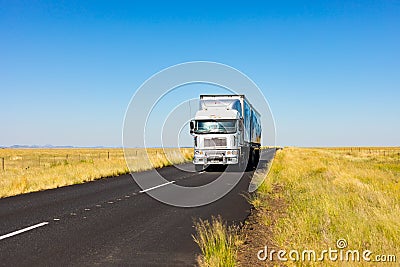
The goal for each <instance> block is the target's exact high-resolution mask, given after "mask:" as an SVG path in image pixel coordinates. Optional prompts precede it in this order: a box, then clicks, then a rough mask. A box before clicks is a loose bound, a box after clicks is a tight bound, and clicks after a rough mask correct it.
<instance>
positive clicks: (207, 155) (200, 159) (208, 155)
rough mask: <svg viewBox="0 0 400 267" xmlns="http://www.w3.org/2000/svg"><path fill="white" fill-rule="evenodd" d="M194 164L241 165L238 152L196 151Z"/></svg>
mask: <svg viewBox="0 0 400 267" xmlns="http://www.w3.org/2000/svg"><path fill="white" fill-rule="evenodd" d="M193 163H194V164H198V165H201V164H202V165H208V164H221V165H233V164H238V163H239V151H238V150H216V151H215V150H208V151H199V150H196V151H195V154H194V158H193Z"/></svg>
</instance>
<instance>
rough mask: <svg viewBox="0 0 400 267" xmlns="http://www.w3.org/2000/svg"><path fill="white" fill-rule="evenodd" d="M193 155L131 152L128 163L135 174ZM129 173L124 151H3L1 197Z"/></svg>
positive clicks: (154, 150)
mask: <svg viewBox="0 0 400 267" xmlns="http://www.w3.org/2000/svg"><path fill="white" fill-rule="evenodd" d="M146 152H147V153H148V155H149V160H148V159H147V153H146ZM192 154H193V149H189V148H188V149H181V150H178V149H165V150H164V151H163V150H162V149H159V148H150V149H147V151H146V150H145V149H131V150H130V154H129V158H128V160H129V161H130V162H131V167H132V170H133V171H142V170H148V169H151V168H161V167H164V166H168V165H171V164H176V163H182V162H184V161H187V160H190V159H191V158H192ZM2 158H4V165H5V166H4V170H3V166H2ZM128 172H129V170H128V168H127V165H126V161H125V158H124V153H123V150H122V149H0V197H7V196H13V195H17V194H22V193H28V192H33V191H39V190H44V189H51V188H56V187H60V186H66V185H72V184H78V183H84V182H87V181H92V180H95V179H99V178H102V177H110V176H116V175H120V174H125V173H128Z"/></svg>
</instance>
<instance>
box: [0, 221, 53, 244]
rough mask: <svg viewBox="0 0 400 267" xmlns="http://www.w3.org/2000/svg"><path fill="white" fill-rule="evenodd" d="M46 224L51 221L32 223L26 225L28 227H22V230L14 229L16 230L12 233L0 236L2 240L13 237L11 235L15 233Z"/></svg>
mask: <svg viewBox="0 0 400 267" xmlns="http://www.w3.org/2000/svg"><path fill="white" fill-rule="evenodd" d="M46 224H49V223H48V222H42V223H38V224H35V225H32V226H29V227H26V228H24V229H21V230H18V231H14V232H11V233H9V234H6V235H2V236H0V240H2V239H6V238H8V237H11V236H14V235H18V234H21V233H23V232H26V231H29V230H32V229H35V228H38V227H41V226H44V225H46Z"/></svg>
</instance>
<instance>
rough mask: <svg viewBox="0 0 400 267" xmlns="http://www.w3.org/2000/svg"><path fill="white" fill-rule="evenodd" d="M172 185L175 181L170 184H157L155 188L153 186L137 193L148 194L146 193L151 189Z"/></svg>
mask: <svg viewBox="0 0 400 267" xmlns="http://www.w3.org/2000/svg"><path fill="white" fill-rule="evenodd" d="M172 183H175V181H170V182H167V183H164V184H159V185H156V186H153V187H150V188H147V189H144V190H142V191H139V193H144V192H148V191H150V190H153V189H156V188H160V187H162V186H166V185H169V184H172Z"/></svg>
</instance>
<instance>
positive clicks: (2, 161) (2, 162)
mask: <svg viewBox="0 0 400 267" xmlns="http://www.w3.org/2000/svg"><path fill="white" fill-rule="evenodd" d="M1 166H2V169H3V171H4V158H1Z"/></svg>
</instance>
